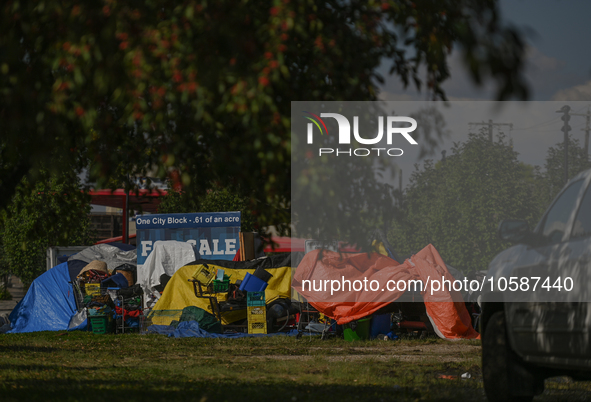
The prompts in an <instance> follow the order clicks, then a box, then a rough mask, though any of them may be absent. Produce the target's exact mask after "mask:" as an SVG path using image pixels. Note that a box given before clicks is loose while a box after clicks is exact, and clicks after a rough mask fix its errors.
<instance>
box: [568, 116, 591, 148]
mask: <svg viewBox="0 0 591 402" xmlns="http://www.w3.org/2000/svg"><path fill="white" fill-rule="evenodd" d="M570 115H571V116H585V117H586V122H585V128H582V129H581V131H584V132H585V157H586V158H587V160H589V133H590V132H591V107H590V106H587V113H571V114H570Z"/></svg>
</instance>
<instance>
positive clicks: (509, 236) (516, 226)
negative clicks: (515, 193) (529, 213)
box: [497, 219, 532, 243]
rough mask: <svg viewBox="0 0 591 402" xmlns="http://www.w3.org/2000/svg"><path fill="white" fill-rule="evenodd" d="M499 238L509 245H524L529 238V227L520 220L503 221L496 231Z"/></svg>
mask: <svg viewBox="0 0 591 402" xmlns="http://www.w3.org/2000/svg"><path fill="white" fill-rule="evenodd" d="M497 233H498V235H499V238H500V239H501V240H504V241H508V242H510V243H524V242H527V240H528V239H529V238H531V235H532V232H531V231H530V229H529V225H528V223H527V222H526V221H524V220H522V219H504V220H503V221H501V223H500V224H499V229H498V230H497Z"/></svg>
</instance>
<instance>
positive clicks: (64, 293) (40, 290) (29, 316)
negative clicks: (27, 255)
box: [9, 262, 85, 333]
mask: <svg viewBox="0 0 591 402" xmlns="http://www.w3.org/2000/svg"><path fill="white" fill-rule="evenodd" d="M78 271H80V269H79V268H78ZM70 278H71V276H70V270H69V269H68V262H64V263H62V264H59V265H56V266H55V267H53V268H51V269H50V270H49V271H47V272H45V273H44V274H42V275H41V276H39V277H38V278H37V279H35V280H34V281H33V283H32V284H31V287H30V288H29V291H28V292H27V294H26V295H25V297H24V298H23V299H22V300H21V301H20V303H19V304H17V305H16V307H15V308H14V310H12V313H11V314H10V317H9V319H10V322H11V325H12V330H10V331H9V333H21V332H35V331H63V330H67V329H68V326H69V324H70V319H71V318H72V316H74V314H76V312H77V310H76V301H75V299H74V297H75V296H74V289H73V288H72V285H71V284H70V281H71V279H70ZM84 325H85V324H84ZM76 329H82V328H76Z"/></svg>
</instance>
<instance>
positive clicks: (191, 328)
mask: <svg viewBox="0 0 591 402" xmlns="http://www.w3.org/2000/svg"><path fill="white" fill-rule="evenodd" d="M148 333H149V334H160V335H168V336H169V337H175V338H258V337H264V336H278V335H284V336H285V335H287V336H295V335H297V334H298V331H296V330H292V331H290V332H277V333H274V334H242V333H236V334H213V333H211V332H207V331H205V330H202V329H201V328H199V324H198V323H197V321H183V322H181V323H179V325H178V326H177V327H176V328H175V327H173V326H172V325H150V326H149V327H148Z"/></svg>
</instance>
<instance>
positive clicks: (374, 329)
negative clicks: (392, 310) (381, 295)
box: [370, 314, 392, 339]
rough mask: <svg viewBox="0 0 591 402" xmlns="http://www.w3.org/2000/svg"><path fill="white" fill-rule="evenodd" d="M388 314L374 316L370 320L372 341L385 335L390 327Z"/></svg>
mask: <svg viewBox="0 0 591 402" xmlns="http://www.w3.org/2000/svg"><path fill="white" fill-rule="evenodd" d="M391 318H392V317H391V315H390V314H379V315H374V316H372V318H371V330H370V337H371V339H374V338H375V337H377V336H378V335H379V334H387V333H388V332H390V328H391V326H392V323H391Z"/></svg>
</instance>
